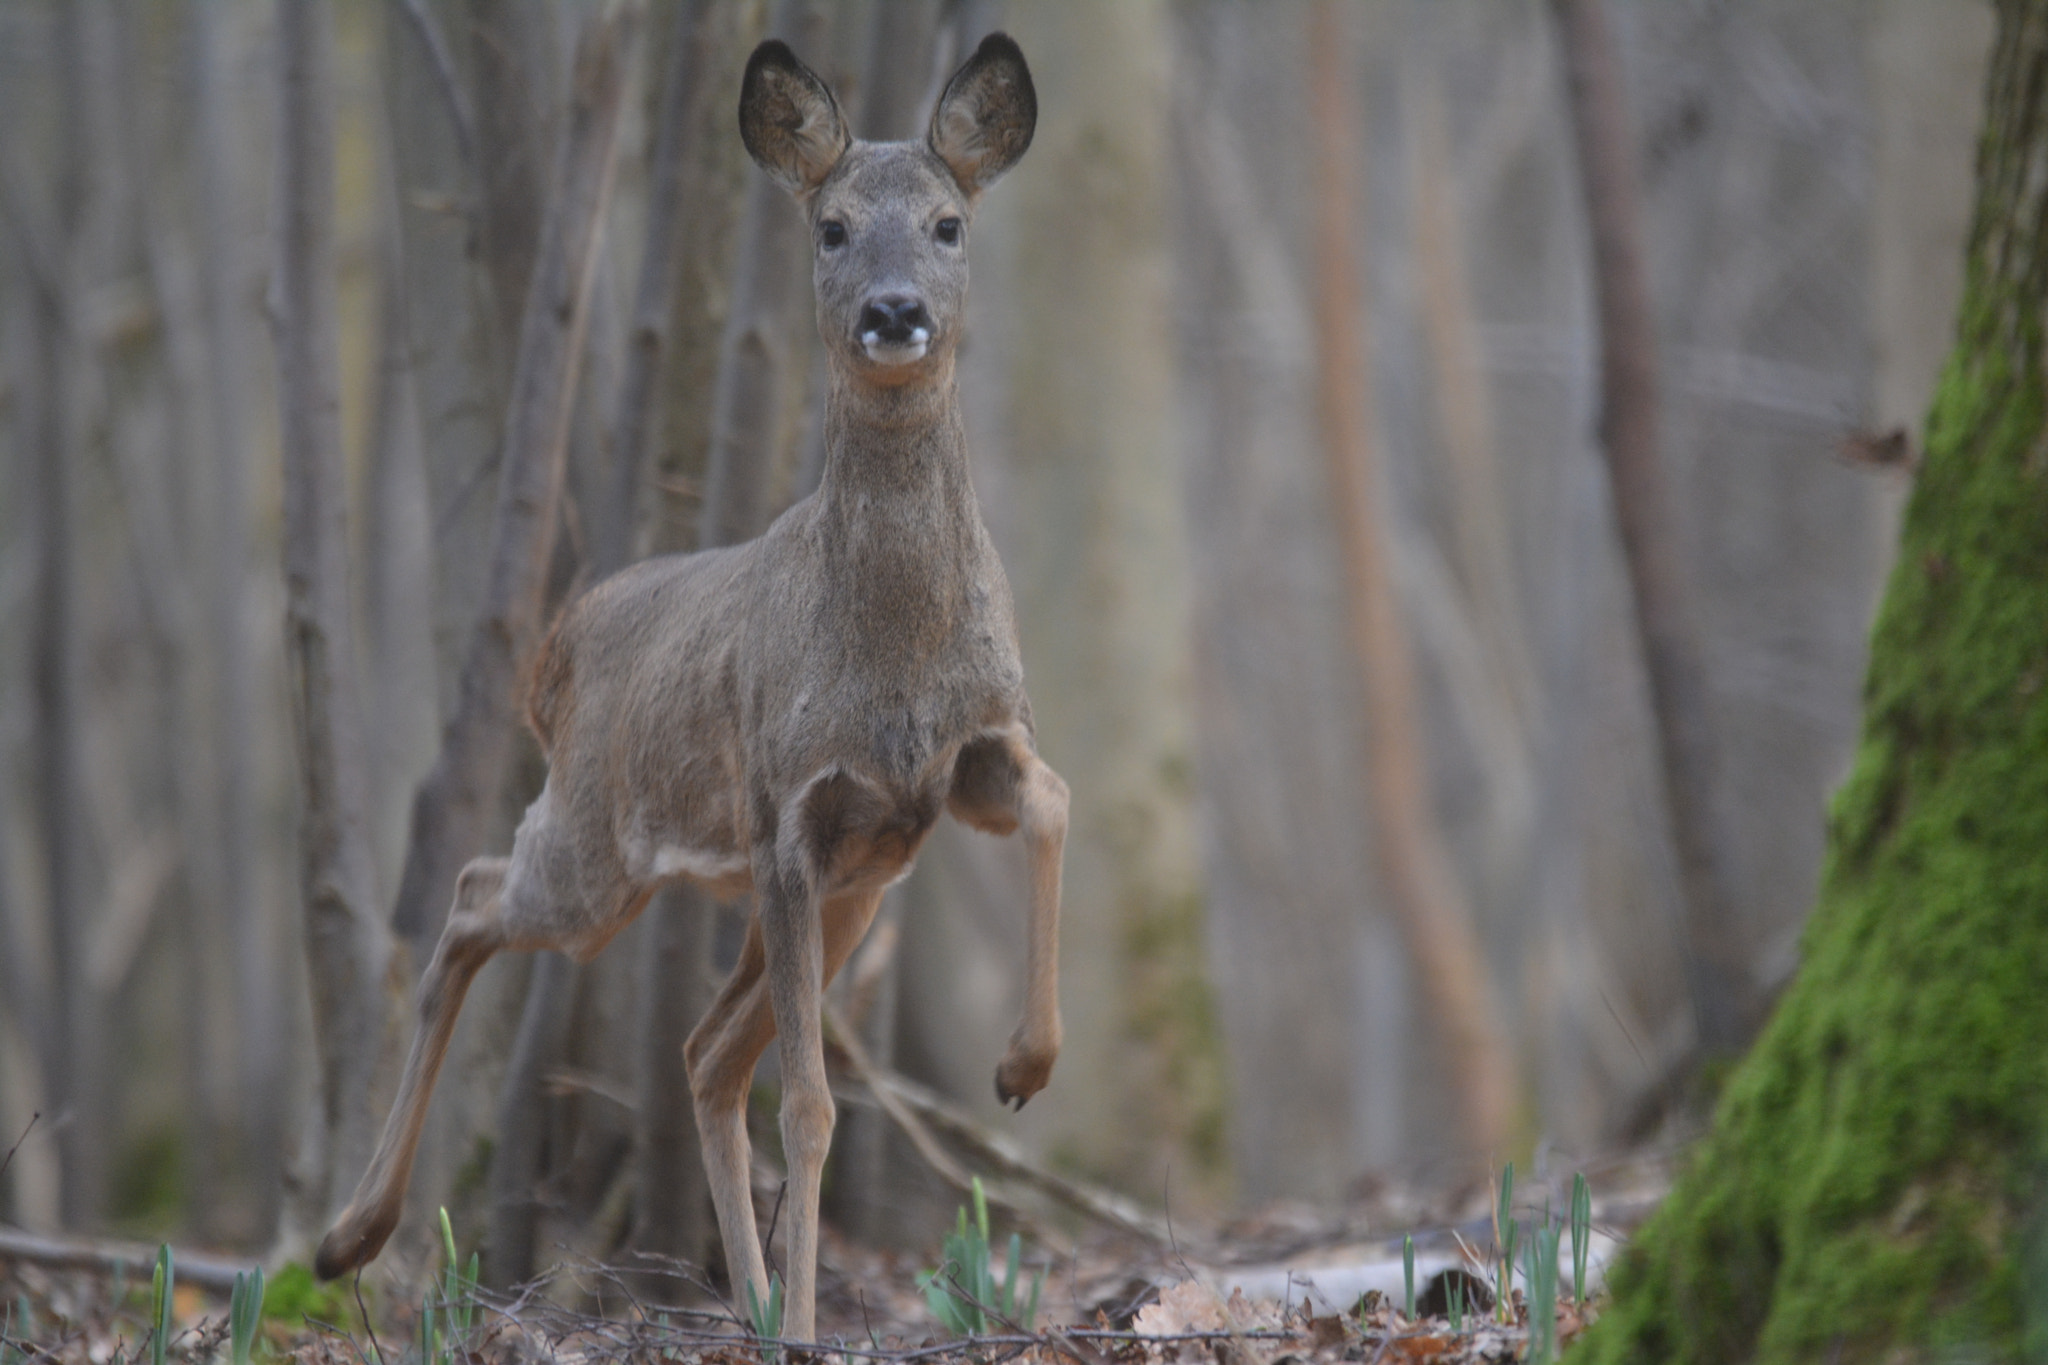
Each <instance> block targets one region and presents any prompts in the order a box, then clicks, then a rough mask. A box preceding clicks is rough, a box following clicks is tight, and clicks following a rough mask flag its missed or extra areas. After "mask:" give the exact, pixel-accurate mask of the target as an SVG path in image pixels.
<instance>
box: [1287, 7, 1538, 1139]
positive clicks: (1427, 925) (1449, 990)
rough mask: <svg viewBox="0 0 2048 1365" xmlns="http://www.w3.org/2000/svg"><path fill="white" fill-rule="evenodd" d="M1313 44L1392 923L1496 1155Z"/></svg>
mask: <svg viewBox="0 0 2048 1365" xmlns="http://www.w3.org/2000/svg"><path fill="white" fill-rule="evenodd" d="M1310 33H1311V38H1310V49H1311V55H1310V66H1309V99H1310V104H1311V118H1312V119H1313V121H1314V124H1315V140H1316V143H1315V145H1316V160H1315V169H1316V174H1315V181H1314V183H1315V184H1316V186H1317V198H1316V205H1315V260H1316V283H1317V288H1316V304H1315V315H1316V334H1317V347H1316V359H1317V364H1318V365H1319V367H1320V375H1319V378H1318V391H1319V395H1320V402H1321V413H1322V422H1323V445H1324V452H1325V455H1326V456H1327V459H1328V462H1329V478H1330V493H1331V502H1332V504H1333V507H1334V516H1335V519H1336V523H1337V530H1338V537H1339V540H1340V542H1341V545H1342V548H1343V555H1344V576H1345V586H1346V589H1347V595H1348V598H1349V603H1350V618H1351V633H1352V645H1353V648H1354V649H1355V650H1356V651H1357V658H1358V667H1359V672H1360V675H1361V677H1362V679H1363V681H1364V684H1365V693H1366V705H1367V708H1368V717H1369V721H1370V730H1371V735H1372V753H1371V765H1372V766H1371V773H1370V775H1369V776H1370V791H1371V798H1372V812H1373V818H1374V820H1375V823H1376V824H1377V827H1378V828H1377V831H1376V834H1377V838H1376V841H1375V843H1376V846H1377V848H1378V849H1379V853H1380V865H1381V868H1382V870H1383V873H1384V875H1385V877H1386V881H1387V887H1388V890H1389V892H1390V893H1391V899H1392V904H1393V909H1394V913H1395V916H1396V918H1397V919H1398V920H1399V922H1400V924H1401V928H1402V932H1403V933H1404V934H1405V935H1406V937H1407V940H1408V948H1409V952H1410V953H1411V954H1413V956H1414V959H1415V964H1416V967H1417V969H1418V971H1419V973H1420V975H1421V978H1422V988H1423V992H1424V996H1425V998H1426V999H1427V1001H1428V1002H1429V1017H1430V1019H1431V1021H1432V1022H1433V1023H1434V1024H1435V1025H1436V1026H1437V1027H1438V1028H1439V1029H1441V1030H1442V1032H1443V1037H1444V1039H1445V1041H1446V1044H1447V1046H1448V1049H1449V1052H1450V1057H1451V1066H1452V1081H1453V1084H1454V1085H1455V1086H1456V1088H1457V1093H1458V1099H1459V1106H1460V1108H1461V1110H1462V1111H1463V1114H1464V1117H1465V1121H1466V1123H1467V1125H1468V1128H1467V1131H1466V1133H1465V1134H1464V1135H1463V1139H1464V1141H1463V1145H1465V1146H1466V1147H1468V1148H1469V1149H1470V1150H1472V1151H1475V1152H1477V1153H1480V1154H1482V1155H1488V1156H1491V1155H1497V1154H1499V1153H1500V1151H1501V1149H1502V1147H1503V1145H1504V1144H1505V1142H1506V1141H1507V1138H1508V1124H1509V1122H1510V1121H1511V1119H1512V1117H1513V1109H1514V1104H1515V1075H1514V1070H1513V1063H1512V1058H1511V1056H1510V1054H1509V1050H1508V1044H1507V1036H1506V1032H1505V1029H1504V1028H1503V1026H1502V1023H1501V1020H1500V1018H1499V1014H1498V1009H1497V1006H1496V1004H1495V993H1494V990H1493V988H1492V986H1491V985H1490V983H1489V981H1488V973H1487V969H1486V957H1485V951H1484V948H1483V946H1482V945H1481V943H1480V940H1479V934H1478V931H1477V929H1476V928H1475V927H1474V925H1473V922H1472V913H1471V909H1470V906H1469V904H1468V903H1467V901H1466V898H1465V894H1464V890H1463V888H1462V887H1461V886H1460V884H1459V881H1458V873H1457V869H1456V868H1455V867H1454V866H1453V865H1452V862H1451V857H1450V852H1449V850H1448V848H1447V847H1446V846H1445V842H1444V835H1443V831H1442V829H1441V828H1440V826H1439V824H1438V820H1437V816H1436V811H1435V806H1434V802H1433V798H1432V796H1431V792H1430V783H1429V767H1428V758H1427V755H1426V754H1424V753H1423V750H1422V743H1421V734H1422V714H1421V706H1420V704H1419V702H1418V699H1417V697H1416V694H1415V665H1414V660H1413V658H1412V656H1411V653H1410V649H1409V642H1408V639H1407V635H1406V632H1405V629H1404V627H1403V624H1402V621H1401V604H1400V601H1399V599H1398V597H1397V596H1396V593H1395V587H1394V581H1393V576H1392V563H1391V558H1390V556H1389V555H1388V553H1387V549H1386V543H1385V541H1386V532H1385V529H1384V528H1385V527H1386V525H1387V524H1388V515H1389V514H1388V512H1387V511H1386V510H1385V509H1384V508H1382V507H1381V505H1380V485H1381V479H1382V476H1381V471H1380V469H1379V453H1378V450H1377V448H1376V444H1375V439H1374V434H1373V415H1372V400H1371V374H1372V371H1371V359H1370V355H1369V353H1368V351H1367V348H1366V327H1365V322H1364V319H1363V317H1362V313H1363V310H1364V306H1365V305H1364V293H1363V291H1362V289H1361V287H1360V283H1361V282H1360V280H1359V275H1358V261H1359V258H1360V255H1361V253H1360V252H1359V250H1358V247H1357V236H1358V225H1359V221H1360V211H1359V210H1360V201H1359V197H1358V192H1357V171H1356V164H1357V161H1358V159H1359V156H1360V153H1361V150H1362V138H1361V137H1360V136H1359V132H1358V130H1359V128H1360V126H1361V122H1360V116H1359V112H1358V109H1357V102H1356V99H1355V97H1354V95H1353V92H1352V87H1351V76H1350V74H1349V72H1348V71H1347V70H1346V68H1345V63H1346V62H1347V61H1348V60H1349V54H1350V52H1351V45H1350V44H1349V43H1347V42H1345V41H1344V35H1343V32H1342V24H1341V22H1340V18H1339V11H1338V10H1337V8H1336V7H1335V6H1334V5H1333V4H1331V3H1330V2H1329V0H1323V3H1320V4H1318V5H1317V6H1316V8H1315V10H1314V11H1313V19H1312V22H1311V28H1310Z"/></svg>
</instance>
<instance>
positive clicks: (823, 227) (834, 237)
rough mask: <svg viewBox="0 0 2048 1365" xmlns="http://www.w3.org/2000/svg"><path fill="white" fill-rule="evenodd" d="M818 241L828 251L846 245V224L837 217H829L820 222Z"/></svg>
mask: <svg viewBox="0 0 2048 1365" xmlns="http://www.w3.org/2000/svg"><path fill="white" fill-rule="evenodd" d="M818 243H819V245H821V246H823V247H824V248H825V249H826V250H827V251H830V250H832V249H833V248H835V247H842V246H845V245H846V224H844V223H842V222H840V221H839V220H838V219H837V218H827V219H826V220H825V221H824V222H822V223H820V224H818Z"/></svg>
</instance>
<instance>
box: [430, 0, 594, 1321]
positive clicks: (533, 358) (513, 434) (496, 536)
mask: <svg viewBox="0 0 2048 1365" xmlns="http://www.w3.org/2000/svg"><path fill="white" fill-rule="evenodd" d="M633 28H634V26H633V23H632V19H631V16H630V14H629V13H628V12H627V11H626V10H624V9H622V8H620V7H617V6H612V7H607V8H606V9H603V10H599V11H595V12H593V13H592V14H591V15H590V17H588V18H587V19H586V20H585V23H584V27H583V31H582V33H581V35H580V37H579V39H578V42H577V51H576V72H575V77H574V83H573V88H572V95H571V101H570V108H569V111H568V117H567V120H566V123H565V125H564V128H563V133H562V140H561V146H560V148H559V151H558V153H557V159H556V167H555V193H554V198H553V202H552V203H551V205H550V207H549V210H548V213H547V218H546V222H545V225H544V227H543V229H542V234H541V243H540V249H539V256H538V259H537V262H536V264H535V266H534V270H533V278H532V287H531V289H530V291H529V293H528V295H527V301H526V309H525V314H524V318H523V320H522V323H521V327H520V344H519V359H518V365H517V368H516V369H515V371H514V374H513V380H512V397H511V402H510V409H509V411H508V413H507V415H506V422H505V447H504V457H503V459H502V461H501V462H500V470H499V478H500V483H499V490H498V502H497V511H496V515H495V518H494V523H493V532H492V545H491V557H490V572H489V576H488V578H487V580H486V583H485V589H484V601H483V604H482V607H481V609H480V611H479V614H478V617H477V621H476V625H475V628H474V630H473V633H472V634H471V637H470V643H469V649H468V653H467V656H466V658H465V660H464V663H463V670H462V682H461V687H460V692H459V695H460V701H459V704H458V706H457V709H456V712H455V715H454V716H453V717H452V718H451V719H450V720H449V722H448V725H447V727H446V729H445V730H444V731H443V734H442V741H441V753H440V757H439V758H438V759H437V760H436V761H435V764H434V768H433V770H432V771H431V772H430V773H429V774H428V776H427V778H426V780H425V781H424V782H423V783H421V785H420V790H419V793H418V795H417V797H416V798H415V800H414V803H413V817H412V826H411V835H410V839H409V842H408V846H407V849H406V860H405V875H404V879H403V881H402V882H401V884H400V887H399V897H398V905H397V909H396V910H395V911H394V913H393V922H394V924H395V925H396V926H397V927H398V928H399V930H400V932H402V933H405V934H407V936H408V937H410V938H412V939H414V940H415V941H416V942H418V943H420V944H421V945H423V946H424V945H425V944H427V943H430V942H431V941H432V940H433V939H435V938H436V937H438V935H439V933H440V928H441V925H442V923H443V922H444V921H445V919H446V917H447V906H448V902H449V900H450V898H451V897H452V896H453V894H454V887H455V878H456V875H457V874H458V873H459V872H460V871H461V869H462V867H463V865H464V864H465V863H467V862H468V861H469V860H470V859H471V858H473V857H475V856H476V855H477V854H478V853H479V852H481V851H482V849H483V844H484V838H485V835H486V833H487V830H488V826H489V822H490V819H491V817H492V815H493V813H494V806H495V802H496V800H497V796H498V793H499V791H500V790H501V788H502V786H503V784H504V778H505V772H506V769H507V767H508V765H509V763H510V760H511V755H512V745H513V741H514V738H515V735H514V730H515V727H516V725H517V724H518V720H517V716H516V704H517V701H518V696H517V691H518V688H519V686H520V684H521V683H522V681H523V680H524V678H525V677H526V674H527V671H528V668H529V666H530V664H531V661H532V657H533V652H534V650H535V649H536V648H537V647H538V645H539V640H540V626H541V621H540V615H541V607H542V598H543V593H544V590H545V588H546V586H547V576H548V570H549V567H550V562H551V559H552V556H553V551H554V541H555V531H556V528H557V526H558V524H559V511H560V504H561V494H562V483H563V476H564V467H565V463H566V458H567V451H568V440H569V424H570V420H571V418H572V416H573V415H574V410H575V395H576V386H577V381H578V379H579V377H580V373H581V363H582V360H583V355H584V340H585V336H586V332H587V327H588V322H589V313H590V310H589V303H590V292H591V287H592V283H593V280H594V278H595V274H596V268H597V260H598V254H599V247H600V245H601V240H602V234H601V231H600V229H601V225H602V220H603V212H604V208H605V206H606V204H607V202H608V200H609V196H610V189H611V180H612V172H613V169H614V167H615V165H616V162H617V130H618V118H619V111H620V108H621V106H622V105H623V103H624V93H625V85H626V71H627V68H628V63H629V50H628V49H629V45H630V41H631V38H632V35H633ZM542 962H543V964H544V965H543V966H542V968H541V970H545V971H551V972H558V973H559V972H561V971H563V970H564V969H565V967H566V964H565V963H560V962H551V961H550V959H546V958H544V959H542ZM557 1000H558V997H557V996H556V995H554V994H551V993H549V992H548V991H547V989H546V988H545V985H544V984H537V985H536V986H534V987H533V988H531V993H530V995H529V1003H528V1015H529V1019H528V1020H525V1021H522V1028H521V1038H522V1039H523V1040H525V1043H526V1048H527V1050H528V1051H529V1052H531V1050H532V1049H533V1048H534V1047H535V1046H538V1045H540V1043H541V1042H542V1041H544V1040H545V1039H546V1038H547V1037H549V1036H550V1035H551V1032H552V1033H558V1032H559V1029H558V1028H557V1029H554V1030H550V1029H549V1028H548V1026H547V1019H546V1018H538V1017H533V1016H536V1015H537V1014H538V1015H550V1014H551V1013H552V1012H553V1009H554V1006H555V1005H556V1003H557ZM508 1077H509V1080H510V1082H511V1084H510V1085H509V1087H508V1089H507V1091H506V1092H505V1093H504V1095H503V1096H502V1098H501V1102H500V1113H501V1116H502V1117H503V1118H505V1119H511V1120H513V1121H512V1122H511V1123H510V1125H509V1127H506V1126H502V1125H501V1131H500V1137H499V1148H498V1154H497V1158H496V1161H495V1162H494V1171H493V1178H492V1194H493V1197H492V1215H491V1230H490V1246H491V1250H492V1257H491V1260H492V1278H493V1279H494V1281H497V1282H500V1283H508V1282H510V1281H511V1280H514V1279H523V1278H525V1275H526V1270H525V1267H526V1265H527V1264H528V1263H530V1260H531V1256H532V1241H533V1222H532V1220H533V1216H534V1203H533V1189H532V1173H533V1172H534V1171H535V1170H536V1169H537V1167H538V1164H539V1159H538V1146H537V1144H538V1143H539V1140H540V1135H539V1130H538V1124H537V1122H535V1121H532V1120H533V1118H534V1116H535V1115H536V1114H537V1109H538V1096H537V1093H536V1088H537V1086H538V1083H539V1082H538V1071H537V1068H535V1067H534V1066H533V1065H532V1064H531V1063H530V1062H529V1063H527V1064H525V1065H522V1064H521V1061H520V1059H519V1058H517V1057H516V1056H515V1059H514V1060H513V1062H512V1063H511V1064H510V1065H509V1067H508Z"/></svg>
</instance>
